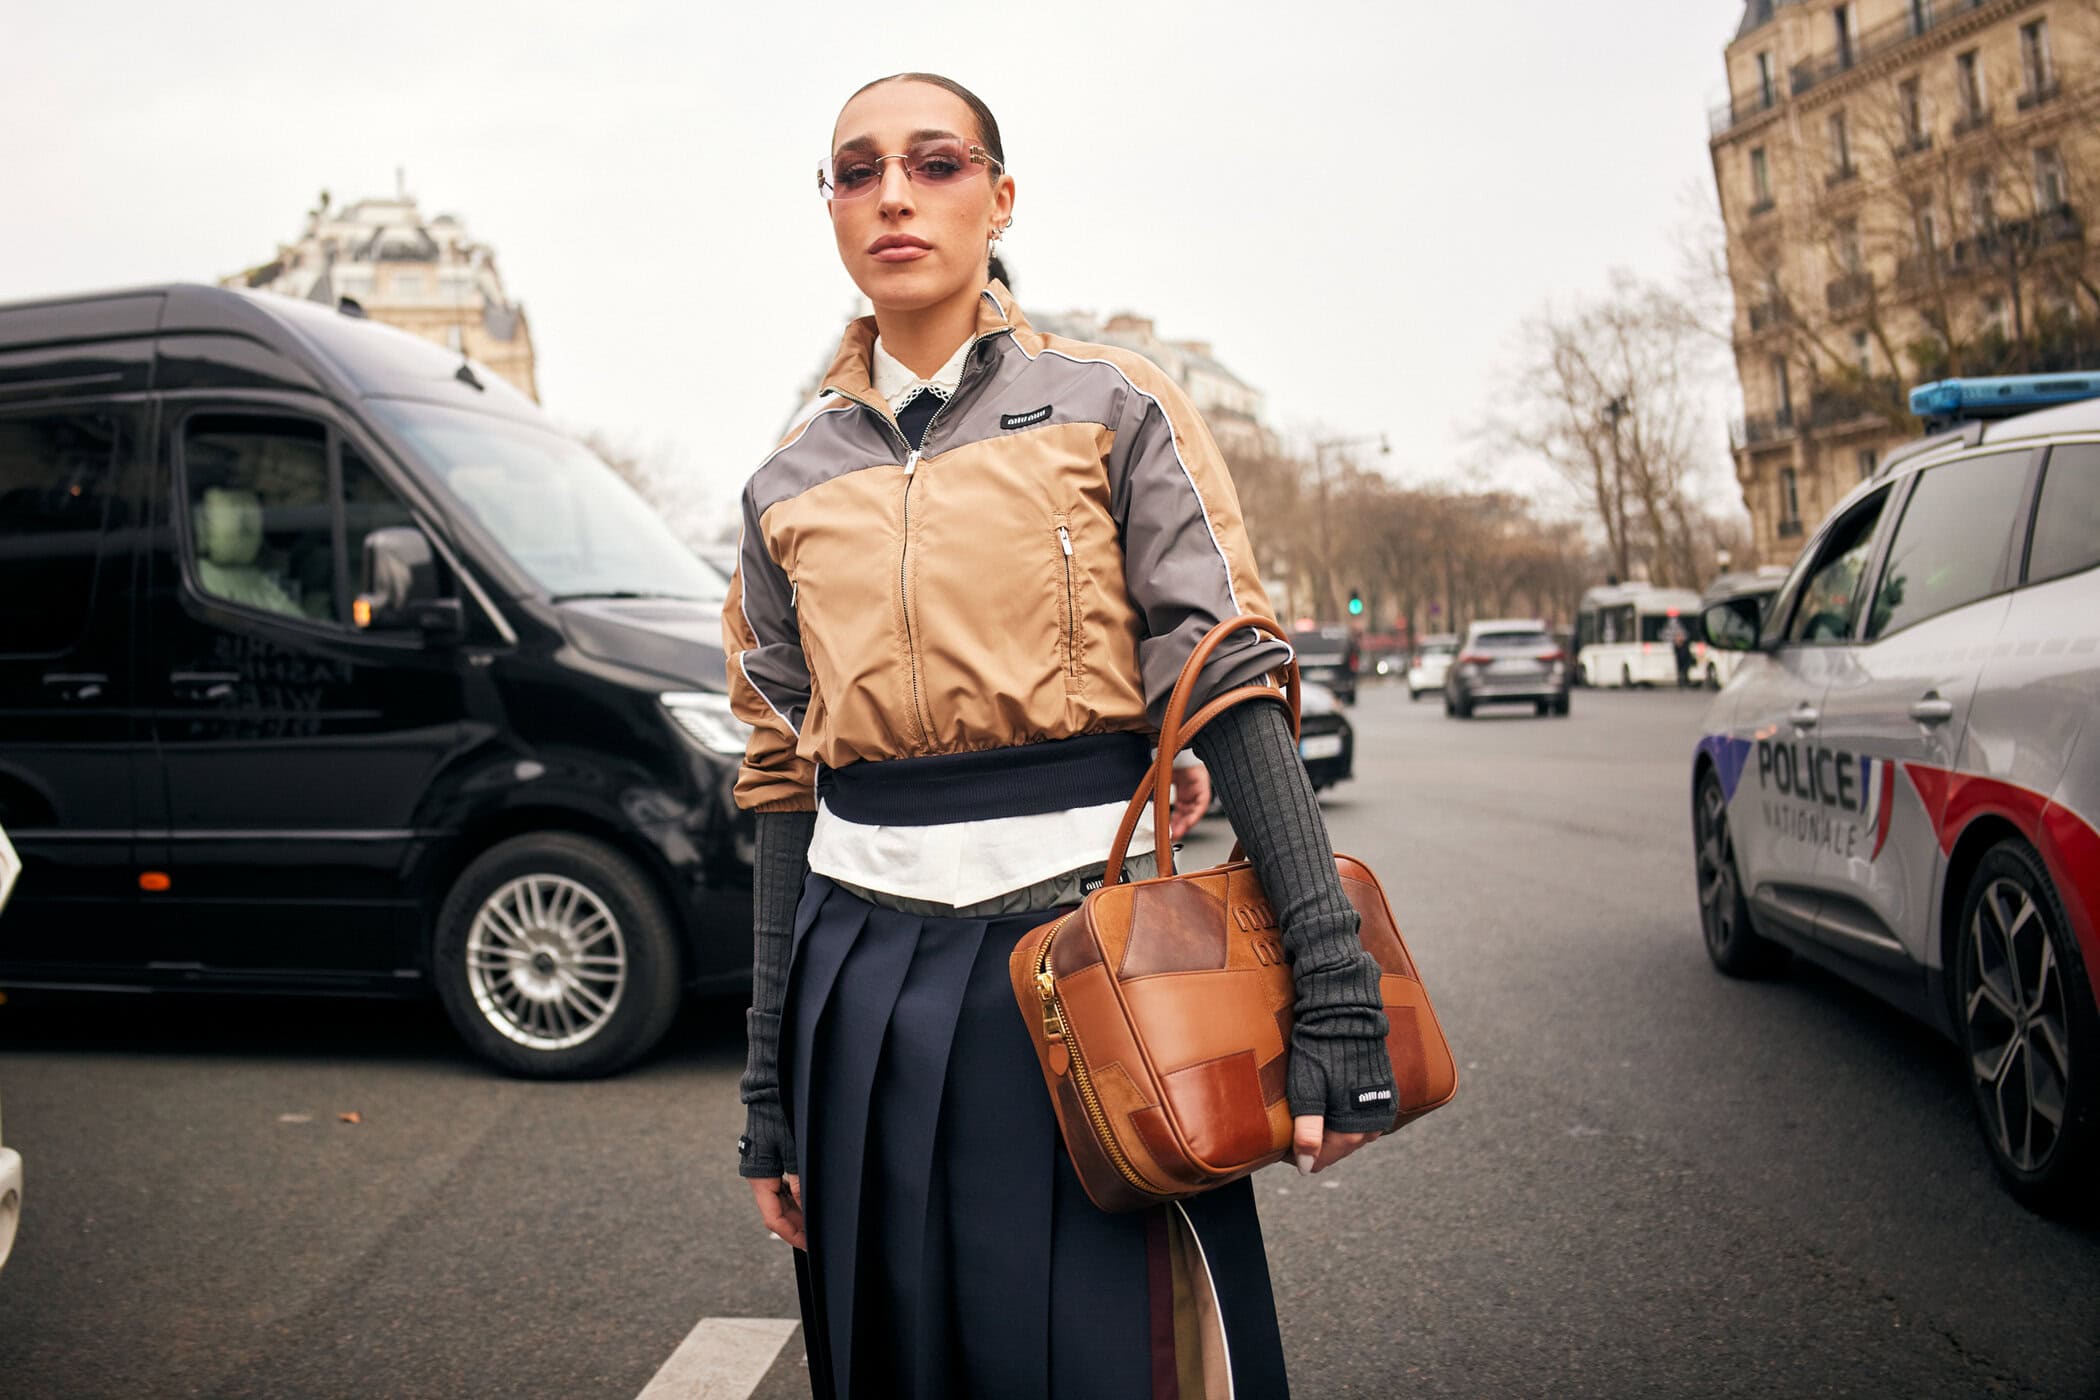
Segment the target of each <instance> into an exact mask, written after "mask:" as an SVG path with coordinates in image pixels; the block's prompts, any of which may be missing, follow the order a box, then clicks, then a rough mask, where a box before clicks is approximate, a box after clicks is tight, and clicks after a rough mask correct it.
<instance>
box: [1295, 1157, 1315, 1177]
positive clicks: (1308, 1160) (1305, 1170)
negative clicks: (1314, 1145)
mask: <svg viewBox="0 0 2100 1400" xmlns="http://www.w3.org/2000/svg"><path fill="white" fill-rule="evenodd" d="M1312 1168H1313V1159H1312V1154H1311V1153H1310V1152H1300V1153H1299V1154H1298V1174H1299V1175H1300V1176H1311V1175H1312Z"/></svg>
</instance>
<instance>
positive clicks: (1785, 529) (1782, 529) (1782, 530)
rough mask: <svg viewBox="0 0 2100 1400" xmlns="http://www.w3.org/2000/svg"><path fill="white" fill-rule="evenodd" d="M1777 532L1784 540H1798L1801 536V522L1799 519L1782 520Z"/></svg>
mask: <svg viewBox="0 0 2100 1400" xmlns="http://www.w3.org/2000/svg"><path fill="white" fill-rule="evenodd" d="M1776 533H1777V534H1778V536H1779V538H1781V539H1783V540H1797V539H1799V538H1801V522H1800V521H1799V520H1782V521H1780V522H1779V524H1778V526H1777V527H1776Z"/></svg>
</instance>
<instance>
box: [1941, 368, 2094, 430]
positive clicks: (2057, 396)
mask: <svg viewBox="0 0 2100 1400" xmlns="http://www.w3.org/2000/svg"><path fill="white" fill-rule="evenodd" d="M2091 398H2100V374H2007V375H1999V376H1997V377H1995V378H1990V379H1942V380H1939V381H1938V382H1936V383H1933V384H1920V385H1919V386H1918V387H1917V388H1915V389H1913V390H1911V391H1910V411H1911V412H1912V413H1914V414H1916V415H1917V416H1918V417H1920V418H1939V419H1961V418H2010V417H2012V416H2013V415H2014V414H2016V413H2030V412H2032V411H2034V410H2035V409H2038V408H2048V407H2050V406H2052V405H2054V404H2060V403H2076V402H2077V401H2078V400H2080V399H2091Z"/></svg>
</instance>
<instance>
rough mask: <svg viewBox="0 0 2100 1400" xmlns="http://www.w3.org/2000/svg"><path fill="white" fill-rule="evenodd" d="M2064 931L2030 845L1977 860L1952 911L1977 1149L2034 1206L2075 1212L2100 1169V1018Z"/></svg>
mask: <svg viewBox="0 0 2100 1400" xmlns="http://www.w3.org/2000/svg"><path fill="white" fill-rule="evenodd" d="M2069 928H2070V925H2069V922H2068V921H2067V920H2066V919H2065V917H2064V907H2063V901H2062V900H2060V899H2059V898H2058V897H2057V893H2056V886H2055V885H2054V884H2053V883H2052V882H2051V881H2050V879H2049V874H2048V871H2047V870H2046V869H2045V868H2044V867H2043V865H2042V862H2041V858H2040V857H2039V856H2038V855H2036V854H2035V851H2034V848H2033V847H2032V846H2030V845H2028V844H2027V843H2026V842H2025V841H2020V840H2010V841H2003V842H2000V843H1999V844H1998V845H1996V846H1993V847H1992V848H1991V849H1990V850H1989V851H1987V852H1985V853H1984V857H1983V860H1982V862H1981V863H1980V864H1979V865H1978V866H1977V867H1976V873H1975V874H1974V875H1973V876H1972V877H1971V878H1970V880H1969V890H1968V896H1967V898H1966V899H1965V900H1964V901H1963V903H1962V914H1961V924H1960V926H1959V929H1958V934H1957V942H1956V945H1955V946H1956V958H1957V961H1956V964H1955V976H1954V986H1955V996H1956V1002H1955V1017H1956V1021H1957V1024H1958V1025H1959V1026H1960V1029H1961V1037H1962V1049H1963V1050H1964V1051H1965V1052H1966V1059H1967V1063H1968V1067H1969V1088H1970V1091H1971V1094H1972V1096H1973V1097H1974V1099H1975V1103H1976V1116H1977V1122H1978V1126H1980V1127H1981V1128H1982V1130H1983V1138H1984V1142H1985V1143H1986V1144H1987V1145H1988V1146H1989V1147H1990V1150H1991V1158H1992V1160H1993V1161H1994V1162H1995V1163H1996V1164H1997V1167H1998V1172H1999V1174H2000V1175H2001V1176H2002V1177H2003V1178H2004V1179H2005V1181H2006V1183H2007V1185H2009V1186H2010V1187H2011V1188H2012V1192H2013V1194H2014V1195H2015V1196H2018V1197H2019V1198H2020V1199H2021V1200H2023V1201H2025V1202H2026V1203H2027V1204H2029V1205H2031V1206H2034V1207H2036V1208H2037V1209H2048V1208H2050V1207H2055V1206H2069V1205H2073V1204H2077V1203H2078V1201H2077V1197H2078V1196H2089V1195H2090V1189H2091V1183H2092V1181H2093V1176H2094V1172H2095V1170H2096V1169H2100V1099H2096V1084H2095V1081H2096V1079H2100V1011H2096V1009H2095V1007H2094V1005H2093V992H2092V984H2091V982H2090V981H2088V980H2087V979H2088V973H2087V970H2086V967H2085V963H2084V959H2083V958H2082V957H2081V956H2080V954H2079V950H2078V944H2077V942H2076V941H2075V940H2074V939H2073V938H2072V937H2071V936H2070V932H2069ZM2074 1193H2075V1195H2074Z"/></svg>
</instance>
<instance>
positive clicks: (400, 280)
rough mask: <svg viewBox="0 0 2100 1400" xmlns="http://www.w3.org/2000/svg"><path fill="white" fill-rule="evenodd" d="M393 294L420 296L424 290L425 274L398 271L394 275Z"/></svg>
mask: <svg viewBox="0 0 2100 1400" xmlns="http://www.w3.org/2000/svg"><path fill="white" fill-rule="evenodd" d="M392 291H393V294H394V295H395V296H397V297H402V298H408V297H420V296H422V295H423V292H424V282H423V274H422V273H420V272H405V271H397V272H395V273H394V277H393V287H392Z"/></svg>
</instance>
